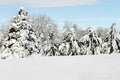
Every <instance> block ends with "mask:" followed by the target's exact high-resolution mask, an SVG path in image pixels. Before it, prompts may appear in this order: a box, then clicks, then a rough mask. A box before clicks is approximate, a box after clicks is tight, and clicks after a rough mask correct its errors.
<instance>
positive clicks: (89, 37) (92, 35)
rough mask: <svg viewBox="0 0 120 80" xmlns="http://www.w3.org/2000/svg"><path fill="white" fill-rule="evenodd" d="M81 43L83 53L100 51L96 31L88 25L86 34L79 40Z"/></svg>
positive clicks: (99, 42) (93, 53) (99, 41)
mask: <svg viewBox="0 0 120 80" xmlns="http://www.w3.org/2000/svg"><path fill="white" fill-rule="evenodd" d="M80 42H81V43H82V44H83V54H92V55H95V54H98V53H100V50H99V48H97V47H98V46H100V44H101V40H100V39H99V38H98V36H97V33H96V32H95V31H94V30H93V29H92V28H91V27H90V28H88V30H87V34H86V35H85V36H83V37H82V38H81V40H80Z"/></svg>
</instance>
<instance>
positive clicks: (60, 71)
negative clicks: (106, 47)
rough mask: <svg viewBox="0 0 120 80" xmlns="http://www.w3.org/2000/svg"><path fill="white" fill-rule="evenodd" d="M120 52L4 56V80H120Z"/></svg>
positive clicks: (0, 75) (0, 77)
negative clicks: (108, 53)
mask: <svg viewBox="0 0 120 80" xmlns="http://www.w3.org/2000/svg"><path fill="white" fill-rule="evenodd" d="M119 75H120V55H119V54H116V55H87V56H69V57H68V56H64V57H53V56H52V57H43V56H42V57H41V56H34V57H33V56H32V57H28V58H12V59H7V60H0V80H120V76H119Z"/></svg>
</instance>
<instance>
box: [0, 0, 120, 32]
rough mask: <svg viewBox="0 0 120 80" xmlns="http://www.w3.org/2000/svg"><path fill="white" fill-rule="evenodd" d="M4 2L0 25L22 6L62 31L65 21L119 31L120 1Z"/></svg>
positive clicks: (14, 0) (1, 7)
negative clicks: (52, 21) (45, 18)
mask: <svg viewBox="0 0 120 80" xmlns="http://www.w3.org/2000/svg"><path fill="white" fill-rule="evenodd" d="M33 1H34V2H33ZM33 1H29V0H26V1H25V2H24V1H22V0H18V1H16V0H4V1H1V3H0V25H4V24H6V23H7V22H8V21H9V19H10V18H11V17H12V16H14V15H16V13H17V11H18V9H19V7H20V6H23V7H24V8H25V9H26V10H27V11H28V13H29V14H30V15H33V14H46V15H48V16H49V17H51V18H52V19H53V20H54V21H55V22H56V23H57V24H58V26H59V28H60V29H62V27H63V25H64V23H65V22H66V21H69V22H72V23H75V24H78V25H79V26H80V27H82V28H84V29H86V28H87V27H88V26H91V27H93V28H97V27H108V28H109V27H110V26H111V25H112V23H114V22H115V23H116V24H117V29H118V30H120V28H119V26H120V10H119V9H120V5H119V4H120V0H60V1H57V0H33Z"/></svg>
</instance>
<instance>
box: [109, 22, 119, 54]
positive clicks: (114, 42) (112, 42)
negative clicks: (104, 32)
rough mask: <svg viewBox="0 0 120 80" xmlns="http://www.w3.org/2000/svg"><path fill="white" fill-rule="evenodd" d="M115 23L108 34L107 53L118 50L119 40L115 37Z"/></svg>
mask: <svg viewBox="0 0 120 80" xmlns="http://www.w3.org/2000/svg"><path fill="white" fill-rule="evenodd" d="M115 27H116V23H113V24H112V26H111V28H110V32H109V34H108V37H107V39H108V47H109V49H108V50H109V54H111V53H113V52H116V53H118V52H119V50H120V40H119V39H118V38H117V32H116V29H115Z"/></svg>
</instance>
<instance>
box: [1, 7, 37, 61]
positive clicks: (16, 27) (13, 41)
mask: <svg viewBox="0 0 120 80" xmlns="http://www.w3.org/2000/svg"><path fill="white" fill-rule="evenodd" d="M0 52H1V54H0V55H1V57H2V58H3V59H4V58H7V57H10V56H16V57H20V58H23V57H26V56H28V55H31V54H38V53H39V49H38V45H37V37H36V35H35V32H34V30H33V29H32V26H31V24H30V21H29V17H28V13H27V12H26V11H25V10H24V8H23V7H21V8H20V9H19V12H18V14H17V16H14V17H13V19H12V20H11V26H10V27H9V29H8V34H7V37H6V38H5V39H4V40H3V42H2V47H1V50H0Z"/></svg>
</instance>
